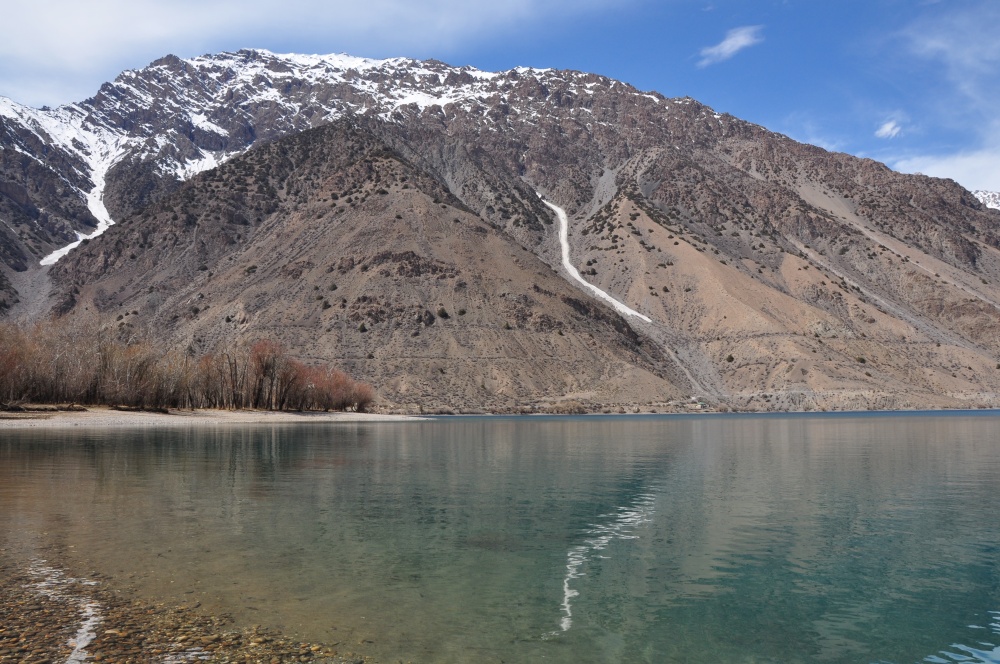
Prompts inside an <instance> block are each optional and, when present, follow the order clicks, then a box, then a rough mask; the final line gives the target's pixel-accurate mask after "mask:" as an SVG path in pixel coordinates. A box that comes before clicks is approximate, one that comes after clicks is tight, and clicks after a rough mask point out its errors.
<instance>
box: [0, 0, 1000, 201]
mask: <svg viewBox="0 0 1000 664" xmlns="http://www.w3.org/2000/svg"><path fill="white" fill-rule="evenodd" d="M4 14H5V23H7V24H8V25H15V26H18V29H17V30H14V31H9V32H7V34H5V38H4V40H2V42H0V95H4V96H7V97H10V98H12V99H14V100H15V101H19V102H21V103H26V104H29V105H33V106H40V105H43V104H48V105H57V104H60V103H66V102H71V101H78V100H81V99H84V98H86V97H88V96H91V95H92V94H94V93H95V92H96V90H97V88H98V87H99V86H100V84H101V83H102V82H103V81H106V80H111V79H113V78H114V77H115V76H116V75H117V74H118V73H119V72H120V71H121V70H123V69H128V68H133V69H134V68H139V67H142V66H144V65H145V64H147V63H148V62H150V61H151V60H153V59H155V58H157V57H160V56H162V55H165V54H167V53H174V54H176V55H179V56H181V57H190V56H194V55H199V54H202V53H209V52H218V51H222V50H233V49H238V48H241V47H259V48H267V49H270V50H272V51H276V52H305V53H330V52H346V53H350V54H352V55H360V56H367V57H377V58H382V57H391V56H399V55H403V56H411V57H417V58H437V59H440V60H444V61H446V62H449V63H451V64H455V65H465V64H470V65H473V66H476V67H479V68H481V69H488V70H498V69H507V68H510V67H514V66H518V65H531V66H535V67H556V68H567V69H579V70H584V71H593V72H597V73H600V74H605V75H607V76H611V77H614V78H618V79H621V80H624V81H627V82H629V83H631V84H633V85H635V86H636V87H638V88H641V89H644V90H657V91H659V92H662V93H663V94H665V95H668V96H691V97H694V98H695V99H697V100H699V101H701V102H704V103H706V104H708V105H710V106H712V107H714V108H715V109H716V110H718V111H722V112H728V113H732V114H733V115H735V116H737V117H740V118H743V119H746V120H750V121H752V122H756V123H758V124H761V125H763V126H765V127H767V128H769V129H772V130H774V131H778V132H781V133H784V134H787V135H789V136H791V137H792V138H795V139H797V140H801V141H806V142H810V143H815V144H817V145H820V146H823V147H826V148H828V149H831V150H838V151H843V152H849V153H851V154H856V155H859V156H865V157H871V158H873V159H878V160H879V161H884V162H886V163H888V164H889V165H890V166H892V167H894V168H897V169H898V170H904V171H908V172H915V171H920V172H924V173H927V174H928V175H936V176H940V177H951V178H953V179H955V180H958V181H959V182H961V183H962V184H963V185H965V186H966V187H968V188H970V189H990V190H996V191H1000V112H998V109H1000V0H865V1H860V0H659V1H653V0H575V1H572V0H505V1H503V2H499V1H497V0H492V1H490V2H476V1H469V0H466V1H461V0H409V1H407V0H366V1H365V2H363V3H359V2H357V1H356V0H354V1H352V2H346V1H344V0H325V1H318V0H283V1H282V2H274V1H273V0H269V1H267V2H262V1H260V0H90V1H89V2H85V3H83V2H78V1H77V0H74V1H73V2H68V1H67V0H35V2H31V3H27V2H24V3H17V4H16V6H15V7H13V8H5V11H4Z"/></svg>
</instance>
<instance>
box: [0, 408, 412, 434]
mask: <svg viewBox="0 0 1000 664" xmlns="http://www.w3.org/2000/svg"><path fill="white" fill-rule="evenodd" d="M424 419H426V418H423V417H418V416H411V415H391V414H384V413H353V412H328V413H324V412H301V413H300V412H293V411H272V410H207V409H205V410H171V411H170V412H169V413H156V412H146V411H121V410H113V409H111V408H106V407H92V408H88V409H87V410H79V411H77V410H72V411H63V410H59V411H55V410H43V411H28V412H2V413H0V430H3V429H64V428H75V427H94V428H101V429H108V428H112V429H113V428H129V427H175V426H230V425H244V424H306V423H309V424H338V423H376V422H419V421H421V420H424Z"/></svg>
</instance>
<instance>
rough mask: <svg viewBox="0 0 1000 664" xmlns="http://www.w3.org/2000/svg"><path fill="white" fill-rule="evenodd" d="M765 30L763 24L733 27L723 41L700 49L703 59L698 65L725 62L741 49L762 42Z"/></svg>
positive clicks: (704, 65)
mask: <svg viewBox="0 0 1000 664" xmlns="http://www.w3.org/2000/svg"><path fill="white" fill-rule="evenodd" d="M763 30H764V26H762V25H745V26H743V27H741V28H733V29H732V30H730V31H729V32H727V33H726V38H725V39H723V40H722V41H721V42H719V43H718V44H716V45H715V46H706V47H705V48H703V49H701V51H699V55H701V60H699V61H698V66H699V67H707V66H709V65H714V64H716V63H719V62H723V61H724V60H728V59H729V58H731V57H733V56H734V55H736V54H737V53H739V52H740V51H742V50H744V49H747V48H750V47H751V46H754V45H755V44H759V43H761V42H762V41H764V38H763V37H762V36H761V34H760V33H761V32H762V31H763Z"/></svg>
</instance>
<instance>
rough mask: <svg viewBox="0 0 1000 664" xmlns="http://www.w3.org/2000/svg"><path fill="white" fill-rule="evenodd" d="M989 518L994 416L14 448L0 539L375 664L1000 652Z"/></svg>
mask: <svg viewBox="0 0 1000 664" xmlns="http://www.w3.org/2000/svg"><path fill="white" fill-rule="evenodd" d="M998 507H1000V416H997V415H995V414H993V415H981V414H960V415H955V414H947V415H946V414H927V415H909V414H907V415H874V416H872V415H851V416H844V415H841V416H693V417H656V416H650V417H638V416H637V417H567V418H451V419H441V420H436V421H431V422H426V423H403V424H395V423H394V424H367V425H360V424H348V425H339V426H327V425H306V426H280V427H244V428H220V429H212V430H200V431H199V430H181V431H178V430H169V431H167V430H161V431H119V432H107V431H72V432H60V433H58V434H54V433H51V432H49V433H41V432H23V433H21V432H9V431H8V432H4V433H3V434H0V544H2V545H3V546H4V547H5V548H8V549H9V550H11V551H16V552H17V555H20V556H24V557H25V558H26V559H27V558H30V557H32V556H42V555H46V554H45V551H46V550H47V549H46V548H45V547H46V545H49V544H51V543H57V544H59V545H61V546H62V547H64V549H65V551H66V552H67V553H66V559H67V564H68V565H70V566H71V567H72V568H73V570H74V571H77V572H78V571H81V570H82V571H84V572H86V571H89V570H93V571H97V572H101V573H104V574H110V575H111V576H112V577H114V578H115V579H116V581H117V582H122V583H128V584H130V585H132V586H134V587H136V588H137V589H138V592H139V593H140V594H142V595H144V596H146V597H149V598H158V599H162V600H166V601H174V602H179V603H186V602H191V601H193V600H194V599H197V601H199V602H201V605H202V608H203V609H205V610H208V611H213V612H219V613H231V614H233V615H234V616H235V618H236V619H237V620H238V621H239V622H243V623H247V624H262V625H266V626H270V627H278V628H282V629H284V630H286V631H288V632H290V633H293V634H297V635H301V637H302V638H304V639H309V640H323V641H327V642H329V641H338V642H341V643H343V644H347V645H350V646H351V649H353V650H357V651H361V652H366V653H368V654H371V655H374V656H376V657H378V658H380V659H381V660H383V661H396V660H397V659H403V660H404V661H406V660H412V661H413V662H501V661H503V662H537V661H551V662H895V663H902V662H907V663H909V662H957V661H971V662H1000V648H998V646H1000V614H998V613H996V612H997V611H1000V574H998V565H1000V525H998V521H997V515H998V512H997V508H998ZM359 644H360V645H359Z"/></svg>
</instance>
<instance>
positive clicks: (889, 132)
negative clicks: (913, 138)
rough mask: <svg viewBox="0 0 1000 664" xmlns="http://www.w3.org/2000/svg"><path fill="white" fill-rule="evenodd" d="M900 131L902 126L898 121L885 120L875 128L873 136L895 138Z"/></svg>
mask: <svg viewBox="0 0 1000 664" xmlns="http://www.w3.org/2000/svg"><path fill="white" fill-rule="evenodd" d="M901 131H903V127H902V126H900V124H899V123H898V122H896V121H895V120H886V121H885V122H883V123H882V124H881V125H880V126H879V128H878V129H877V130H875V137H876V138H896V137H897V136H899V133H900V132H901Z"/></svg>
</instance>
